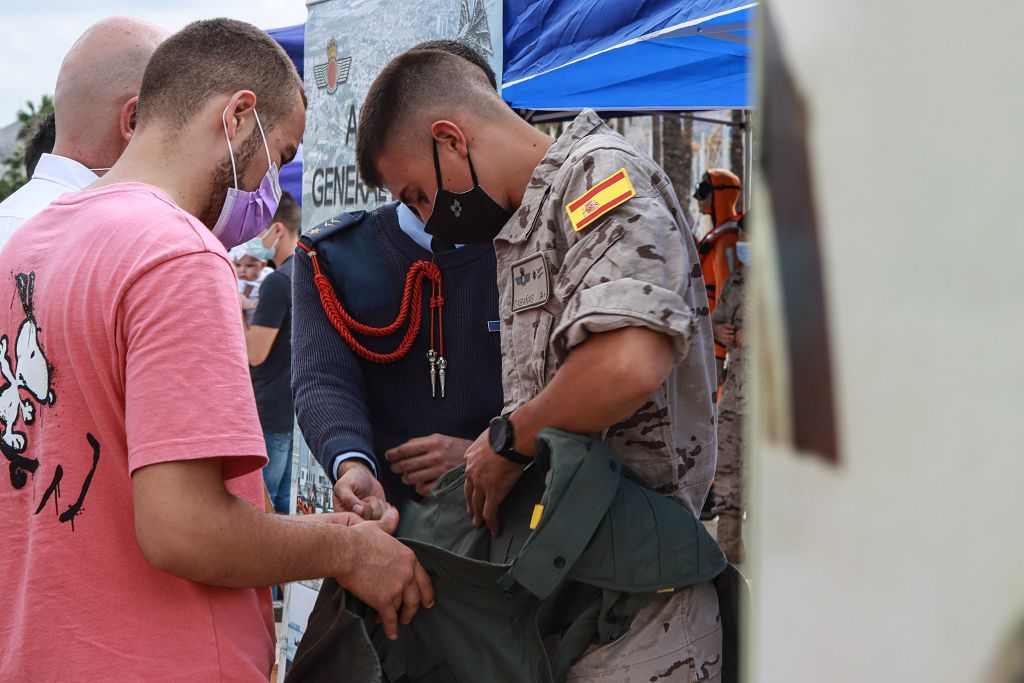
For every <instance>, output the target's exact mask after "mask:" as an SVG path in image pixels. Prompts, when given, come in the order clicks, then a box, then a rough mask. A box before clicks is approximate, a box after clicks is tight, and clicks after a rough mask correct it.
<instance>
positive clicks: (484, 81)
mask: <svg viewBox="0 0 1024 683" xmlns="http://www.w3.org/2000/svg"><path fill="white" fill-rule="evenodd" d="M510 116H511V117H512V118H518V117H516V114H515V113H514V112H513V111H512V110H511V109H509V108H508V107H507V106H506V105H505V103H504V101H502V99H501V97H500V96H499V95H498V93H497V92H495V90H494V87H493V86H492V85H491V82H490V81H489V80H488V78H487V75H486V74H485V73H484V71H483V70H481V69H480V67H478V66H477V65H475V64H473V63H472V62H469V61H467V60H466V59H464V58H463V57H459V56H456V55H454V54H451V53H449V52H443V51H441V50H423V49H412V50H409V51H408V52H404V53H402V54H400V55H399V56H397V57H395V58H394V59H393V60H391V62H389V63H388V65H387V66H385V67H384V69H383V71H381V72H380V74H379V75H378V76H377V78H376V79H375V80H374V81H373V85H371V86H370V90H369V92H368V93H367V95H366V100H365V101H364V102H363V108H362V110H361V111H360V114H359V125H358V127H357V128H356V130H357V133H356V159H357V162H358V164H359V173H360V175H361V176H362V179H363V181H364V182H365V183H366V184H367V185H370V186H371V187H380V186H381V185H382V179H381V176H380V173H379V169H378V168H377V161H378V160H379V158H380V157H381V155H382V154H384V153H385V151H386V150H387V149H388V148H389V147H399V146H401V147H404V148H407V149H415V148H417V146H418V147H420V148H422V149H429V147H428V145H429V140H430V124H431V123H433V122H434V121H437V120H441V119H445V120H451V121H454V122H456V123H459V124H461V123H462V122H464V121H467V120H469V119H477V120H487V119H492V120H502V119H507V118H509V117H510Z"/></svg>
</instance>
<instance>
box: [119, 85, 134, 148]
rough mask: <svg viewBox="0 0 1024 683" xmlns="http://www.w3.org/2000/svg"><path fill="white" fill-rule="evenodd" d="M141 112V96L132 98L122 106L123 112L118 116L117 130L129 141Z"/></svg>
mask: <svg viewBox="0 0 1024 683" xmlns="http://www.w3.org/2000/svg"><path fill="white" fill-rule="evenodd" d="M138 113H139V96H138V95H136V96H135V97H133V98H131V99H130V100H128V101H127V102H125V103H124V105H122V106H121V113H120V115H119V116H118V118H117V132H118V133H120V134H121V138H122V139H123V140H124V141H125V142H126V143H127V142H128V141H129V140H131V139H132V135H133V134H134V133H135V123H136V120H137V118H138Z"/></svg>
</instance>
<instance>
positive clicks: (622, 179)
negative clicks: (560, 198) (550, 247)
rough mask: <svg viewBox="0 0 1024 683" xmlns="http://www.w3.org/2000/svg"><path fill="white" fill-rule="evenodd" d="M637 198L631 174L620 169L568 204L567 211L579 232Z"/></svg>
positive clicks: (573, 225)
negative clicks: (630, 177) (630, 178)
mask: <svg viewBox="0 0 1024 683" xmlns="http://www.w3.org/2000/svg"><path fill="white" fill-rule="evenodd" d="M635 196H636V192H635V191H634V190H633V183H632V182H630V180H629V174H628V173H626V169H624V168H620V169H619V170H618V171H616V172H615V173H612V174H611V175H610V176H608V177H607V178H605V179H604V180H602V181H601V182H599V183H598V184H597V185H595V186H594V187H592V188H590V189H589V190H587V191H586V192H585V193H584V194H583V196H582V197H580V198H579V199H577V200H575V201H573V202H572V203H571V204H567V205H566V207H565V210H566V211H567V212H568V213H569V221H570V222H571V223H572V227H573V229H574V230H575V231H576V232H579V231H580V230H584V229H586V227H587V226H588V225H590V224H591V223H593V222H594V221H596V220H597V219H598V218H600V217H601V216H603V215H605V214H606V213H608V212H609V211H611V210H612V209H614V208H615V207H617V206H622V205H623V204H625V203H626V202H628V201H629V200H630V199H632V198H633V197H635Z"/></svg>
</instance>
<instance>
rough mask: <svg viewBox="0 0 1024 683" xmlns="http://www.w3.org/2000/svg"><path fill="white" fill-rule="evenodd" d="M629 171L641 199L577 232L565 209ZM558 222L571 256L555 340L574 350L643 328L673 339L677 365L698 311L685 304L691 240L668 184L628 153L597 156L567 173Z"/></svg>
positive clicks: (560, 290)
mask: <svg viewBox="0 0 1024 683" xmlns="http://www.w3.org/2000/svg"><path fill="white" fill-rule="evenodd" d="M621 168H625V169H626V171H627V173H628V174H629V177H630V181H631V182H632V184H633V188H634V190H635V192H636V196H635V197H634V198H632V199H630V200H629V201H627V202H625V203H624V204H621V205H620V206H618V207H617V208H615V209H613V210H611V211H609V212H608V213H606V214H604V215H602V216H601V217H600V218H599V219H597V220H595V221H594V222H593V223H592V224H591V225H589V226H587V228H586V229H584V230H582V231H580V232H576V231H575V230H574V228H573V225H572V222H571V221H570V219H569V216H568V214H567V213H566V211H565V208H564V207H565V204H567V203H570V202H572V201H573V200H575V199H576V198H578V197H581V196H583V195H584V194H586V193H587V191H588V189H590V188H591V187H593V186H594V185H595V183H600V181H601V180H602V179H603V178H606V177H608V176H610V175H612V174H614V173H616V172H617V171H618V170H619V169H621ZM566 174H567V176H566V180H565V183H564V187H565V190H564V192H560V193H559V194H561V195H562V198H563V199H564V200H565V201H562V202H560V203H561V205H562V206H561V207H560V208H561V211H560V212H559V213H560V216H559V220H561V222H562V227H563V231H564V234H565V235H566V237H567V241H568V243H569V244H570V245H571V246H570V248H569V249H568V251H567V253H566V255H565V259H564V260H563V262H562V266H561V268H560V269H559V272H558V274H557V276H556V278H555V283H554V289H555V294H556V296H558V298H559V299H561V300H562V301H564V302H565V308H564V309H563V313H562V316H561V319H560V321H559V325H558V327H557V328H556V329H555V331H554V333H553V337H554V341H555V342H556V343H557V344H561V343H564V344H565V345H566V347H567V348H572V347H573V346H576V345H577V344H580V343H581V342H583V341H584V340H585V339H586V338H587V337H588V336H589V335H591V334H597V333H600V332H608V331H612V330H616V329H619V328H623V327H645V328H648V329H650V330H654V331H655V332H661V333H663V334H666V335H668V336H669V337H671V338H672V341H673V347H674V350H675V353H676V359H677V361H678V360H681V359H682V358H683V357H684V356H685V355H686V351H687V345H688V342H689V336H690V331H691V323H692V321H693V317H694V316H693V311H692V310H691V308H690V307H689V306H688V305H687V303H686V298H685V295H686V290H687V288H688V287H690V286H691V285H690V281H691V278H690V271H691V264H690V263H689V260H690V259H689V258H688V255H687V250H686V247H685V245H684V242H683V240H684V239H690V237H689V234H688V233H687V232H686V231H684V230H682V229H681V224H680V222H679V219H678V218H677V217H676V215H675V214H676V213H678V212H673V210H672V208H671V207H670V206H669V205H668V203H667V200H666V198H665V195H664V194H663V193H662V192H663V191H664V188H665V186H666V185H668V184H669V179H668V178H667V177H665V175H664V173H663V172H661V170H660V169H658V167H657V166H656V165H655V164H654V163H653V162H651V161H648V160H645V159H643V158H641V157H638V156H637V155H636V154H634V153H631V152H630V151H629V150H626V149H619V148H603V149H599V150H595V151H593V152H591V153H589V154H588V155H585V156H584V157H583V158H582V159H581V163H580V164H575V165H573V167H572V168H571V169H569V170H568V171H566Z"/></svg>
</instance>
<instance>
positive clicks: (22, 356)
mask: <svg viewBox="0 0 1024 683" xmlns="http://www.w3.org/2000/svg"><path fill="white" fill-rule="evenodd" d="M14 279H15V283H16V284H17V287H18V297H19V298H20V299H21V308H22V310H23V311H24V314H25V319H24V320H23V321H22V323H21V325H20V327H19V328H18V336H17V338H16V340H15V342H14V348H13V351H14V358H13V359H12V358H11V353H10V352H11V350H12V349H11V348H10V340H9V338H8V336H7V335H6V334H4V335H3V336H0V376H2V378H3V386H2V388H0V423H3V432H2V433H0V451H2V452H3V454H4V457H5V458H6V460H7V462H8V469H9V471H10V482H11V486H13V487H14V488H15V489H21V488H24V486H25V485H26V484H27V483H28V478H29V476H30V475H32V476H35V473H36V471H37V470H38V469H39V459H38V458H37V457H34V456H33V454H32V448H31V430H30V426H31V425H32V424H33V423H34V422H35V421H36V417H37V415H36V411H37V410H43V409H45V408H47V407H49V406H52V405H54V403H56V400H57V395H56V393H55V392H54V390H53V387H52V386H51V377H52V371H53V368H52V367H51V366H50V364H49V362H48V361H47V359H46V354H45V353H44V351H43V345H42V340H41V339H40V331H39V325H38V324H37V323H36V319H35V315H34V313H33V300H34V297H35V283H36V277H35V273H28V274H25V273H18V274H17V275H15V277H14ZM85 438H86V441H87V442H88V444H89V446H90V447H91V449H92V466H91V468H90V470H89V472H88V474H87V475H86V477H85V479H84V481H83V482H82V484H81V488H80V490H79V491H78V492H77V497H76V499H75V500H74V502H72V503H71V504H69V505H67V506H66V508H65V509H63V510H61V509H60V497H61V493H62V491H61V482H62V480H63V478H64V468H63V467H62V466H61V465H57V466H56V467H55V468H54V469H53V476H52V478H51V480H50V482H49V484H48V485H47V487H46V490H45V491H44V492H43V495H42V497H41V498H40V501H39V505H38V507H37V508H36V510H35V514H37V515H38V514H39V513H41V512H42V511H43V510H44V508H46V507H47V504H48V503H49V502H50V501H51V500H53V503H54V509H55V512H56V515H57V519H58V520H59V521H60V522H61V523H64V522H71V528H72V529H74V519H75V517H76V516H77V515H78V514H80V512H81V510H82V504H83V503H84V502H85V497H86V495H87V494H88V492H89V485H90V484H91V483H92V477H93V475H94V474H95V472H96V464H97V463H98V462H99V456H100V445H99V443H98V442H97V441H96V438H95V437H94V436H93V435H92V434H86V435H85Z"/></svg>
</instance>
